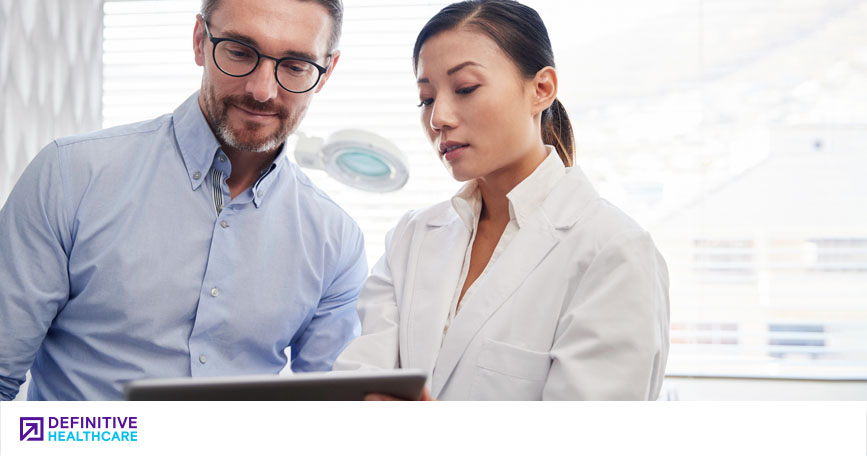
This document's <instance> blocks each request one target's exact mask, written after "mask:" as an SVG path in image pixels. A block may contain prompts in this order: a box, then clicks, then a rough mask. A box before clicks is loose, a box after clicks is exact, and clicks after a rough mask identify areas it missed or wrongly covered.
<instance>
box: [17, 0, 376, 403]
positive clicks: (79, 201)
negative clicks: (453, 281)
mask: <svg viewBox="0 0 867 456" xmlns="http://www.w3.org/2000/svg"><path fill="white" fill-rule="evenodd" d="M202 13H203V14H202V15H200V16H197V18H196V24H195V29H194V36H193V44H194V50H195V60H196V63H197V64H198V65H200V66H203V67H204V72H203V77H202V86H201V91H200V92H199V93H197V94H194V95H193V96H192V97H190V99H188V100H187V101H186V102H185V103H184V104H182V105H181V106H180V107H179V108H178V109H177V110H176V111H175V112H174V113H173V114H170V115H166V116H163V117H160V118H158V119H155V120H151V121H147V122H143V123H138V124H133V125H127V126H122V127H117V128H112V129H108V130H104V131H99V132H95V133H89V134H85V135H80V136H74V137H70V138H64V139H59V140H57V141H55V142H53V143H52V144H50V145H48V146H47V147H46V148H45V149H44V150H42V151H41V152H40V153H39V154H38V156H37V157H36V158H35V159H34V160H33V162H32V163H31V164H30V165H29V166H28V168H27V170H26V171H25V172H24V174H23V175H22V177H21V179H20V181H19V182H18V184H17V185H16V187H15V189H14V190H13V191H12V193H11V195H10V196H9V199H8V201H7V203H6V206H5V207H4V208H3V209H2V211H0V252H2V253H0V347H2V348H0V396H2V397H3V398H4V399H12V398H14V397H15V395H16V394H17V392H18V388H19V386H20V384H21V383H22V382H23V381H24V378H25V372H26V371H27V369H28V368H30V370H31V373H32V383H31V385H30V389H29V393H28V398H29V399H48V400H76V399H89V400H94V399H98V400H105V399H119V398H121V397H122V390H123V385H124V383H125V382H127V381H129V380H133V379H139V378H148V377H178V376H195V377H199V376H216V375H236V374H253V373H268V372H270V373H276V372H278V371H280V370H281V369H282V368H283V367H284V366H285V365H286V362H287V359H286V356H285V355H284V349H285V348H286V347H291V367H292V369H293V370H294V371H316V370H328V369H330V368H331V364H332V363H333V361H334V359H335V358H336V357H337V355H338V354H339V353H340V351H341V350H342V349H343V347H344V346H345V345H346V344H347V343H348V342H349V341H350V340H351V339H352V338H354V337H355V336H357V334H358V332H359V321H358V316H357V314H356V309H355V301H356V297H357V295H358V292H359V291H360V289H361V286H362V283H363V281H364V279H365V277H366V275H367V265H366V261H365V259H364V258H365V255H364V245H363V239H362V234H361V231H360V230H359V229H358V227H357V225H356V224H355V223H354V222H353V221H352V220H351V219H350V217H349V216H348V215H347V214H346V213H344V212H343V211H342V210H341V209H340V208H339V207H338V206H337V205H336V204H335V203H333V202H332V201H331V200H330V199H328V197H327V196H325V195H324V194H323V193H322V192H321V191H319V190H318V189H317V188H316V187H314V186H313V184H311V183H310V181H309V180H308V179H307V177H306V176H304V175H303V174H302V173H301V172H300V171H299V170H298V168H297V167H296V166H295V165H294V164H292V163H290V162H289V161H288V159H287V158H286V154H287V153H288V151H284V150H282V147H283V146H282V145H283V141H284V139H285V138H286V136H287V135H288V134H290V133H291V132H292V131H293V130H294V129H295V128H296V126H297V125H298V123H299V122H300V120H301V119H302V117H303V116H304V113H305V111H306V109H307V106H308V105H309V104H310V100H311V98H312V96H313V94H314V93H316V92H319V91H320V90H321V89H322V87H323V85H324V84H325V82H326V81H327V80H328V78H329V76H330V75H331V73H332V71H334V67H335V65H336V64H337V61H338V58H339V56H340V54H339V52H338V51H337V50H335V46H336V44H337V41H338V38H339V34H340V26H341V20H342V19H341V17H342V4H341V2H340V0H205V1H204V2H203V8H202ZM31 365H32V366H31Z"/></svg>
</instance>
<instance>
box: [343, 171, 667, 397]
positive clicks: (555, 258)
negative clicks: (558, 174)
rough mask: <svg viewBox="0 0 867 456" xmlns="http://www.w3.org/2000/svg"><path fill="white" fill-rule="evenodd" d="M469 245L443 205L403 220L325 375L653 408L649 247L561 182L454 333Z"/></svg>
mask: <svg viewBox="0 0 867 456" xmlns="http://www.w3.org/2000/svg"><path fill="white" fill-rule="evenodd" d="M470 236H471V233H470V231H469V230H468V228H467V226H466V225H465V224H464V223H462V222H461V220H460V219H459V217H458V214H457V213H456V212H455V210H454V208H453V207H452V206H451V204H450V202H448V201H446V202H443V203H440V204H437V205H435V206H432V207H429V208H427V209H423V210H419V211H413V212H409V213H408V214H406V215H405V216H404V217H403V218H402V219H401V220H400V221H399V222H398V224H397V226H396V227H395V228H394V229H392V230H391V231H390V232H389V234H388V235H387V237H386V252H385V254H384V255H383V257H382V258H381V259H380V260H379V261H378V262H377V264H376V265H375V266H374V268H373V270H372V272H371V276H370V277H369V278H368V280H367V283H366V284H365V286H364V290H363V291H362V292H361V295H360V297H359V301H358V308H359V309H358V311H359V314H360V316H361V320H362V335H361V337H359V338H358V339H356V340H355V341H353V342H352V343H350V345H349V346H348V347H347V349H346V350H345V351H344V352H343V353H342V354H341V355H340V357H339V358H338V360H337V362H336V364H335V369H364V368H397V367H404V368H408V367H411V368H421V369H423V370H425V371H426V372H427V373H428V375H429V383H428V386H429V387H430V389H431V393H432V395H433V396H434V398H437V399H457V400H482V399H495V400H507V399H516V400H537V399H589V400H605V399H630V400H645V399H651V400H653V399H656V398H657V396H658V395H659V390H660V386H661V383H662V379H663V374H664V371H665V363H666V359H667V355H668V345H669V337H668V326H669V308H668V272H667V269H666V265H665V261H664V260H663V258H662V256H661V255H660V254H659V252H658V251H657V250H656V248H655V247H654V245H653V242H652V240H651V238H650V236H649V234H648V233H647V232H646V231H644V230H643V229H641V228H640V227H639V226H638V225H637V224H636V223H635V222H634V221H632V220H631V219H630V218H629V217H628V216H626V215H625V214H624V213H623V212H621V211H620V210H619V209H617V208H616V207H614V206H612V205H611V204H609V203H608V202H606V201H605V200H603V199H601V198H600V197H599V196H598V195H597V193H596V191H595V190H593V188H592V186H591V185H590V182H589V181H588V180H587V178H586V177H585V176H584V174H583V173H582V172H581V170H580V169H578V168H577V167H573V168H568V169H567V170H566V175H565V176H564V177H563V178H562V179H560V181H559V183H558V184H557V185H556V186H555V187H554V189H553V191H551V193H550V194H549V195H548V196H547V197H546V198H545V199H544V202H543V204H541V205H540V206H539V207H538V210H537V211H535V213H534V214H533V216H532V217H531V218H530V220H529V221H528V222H525V223H524V224H523V225H522V226H521V227H520V230H519V231H518V232H517V233H515V235H514V238H513V239H512V240H511V242H509V244H507V245H506V246H505V249H504V251H503V252H502V254H501V256H500V257H499V259H498V260H497V261H496V263H493V264H492V265H491V268H492V269H491V270H490V271H489V272H488V273H487V274H486V276H484V277H482V278H480V279H479V281H478V282H477V283H475V284H474V285H473V286H474V287H477V289H476V290H475V291H474V293H473V294H472V296H471V297H470V298H469V300H465V301H464V302H462V303H461V310H460V313H459V314H458V315H457V317H456V318H455V319H454V320H453V321H452V322H451V324H450V326H449V330H448V332H447V334H446V336H445V338H443V327H444V325H445V322H446V319H447V317H448V313H449V309H450V305H451V301H452V299H453V296H454V293H455V288H456V286H457V284H458V281H459V279H460V273H461V267H462V265H463V260H464V255H465V253H466V249H467V244H468V242H469V240H470Z"/></svg>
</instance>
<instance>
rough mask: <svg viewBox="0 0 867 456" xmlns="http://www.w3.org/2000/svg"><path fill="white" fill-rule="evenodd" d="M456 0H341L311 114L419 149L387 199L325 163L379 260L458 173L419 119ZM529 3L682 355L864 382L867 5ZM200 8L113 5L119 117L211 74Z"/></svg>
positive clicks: (674, 367)
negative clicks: (423, 85)
mask: <svg viewBox="0 0 867 456" xmlns="http://www.w3.org/2000/svg"><path fill="white" fill-rule="evenodd" d="M446 3H447V2H437V1H413V0H410V1H400V2H396V1H388V0H345V7H346V14H345V24H344V34H343V39H342V44H341V51H342V57H341V60H340V62H339V64H338V68H337V70H336V71H335V73H334V76H333V78H332V79H331V80H330V81H329V82H328V84H327V85H326V87H325V89H324V90H323V91H322V92H321V93H319V94H317V95H316V96H315V97H314V100H313V103H312V105H311V108H310V110H309V112H308V114H307V117H306V119H305V120H304V121H303V123H302V124H301V126H300V127H299V131H302V132H304V133H305V134H307V135H316V136H322V137H326V136H327V135H328V134H330V133H332V132H334V131H337V130H339V129H343V128H364V129H368V130H372V131H374V132H376V133H379V134H381V135H383V136H385V137H388V138H389V139H391V140H392V141H394V142H395V143H396V144H397V145H398V147H400V148H401V150H402V151H404V153H406V155H407V157H408V159H409V162H410V168H411V172H410V180H409V183H408V184H407V186H406V187H405V188H404V189H403V190H401V191H399V192H396V193H392V194H371V193H365V192H360V191H356V190H352V189H349V188H346V187H343V186H341V185H340V184H338V183H336V182H334V181H331V180H329V179H328V178H327V177H326V176H325V175H324V174H323V173H321V172H317V171H308V174H309V175H310V176H311V178H312V179H313V180H314V181H315V182H316V184H317V185H318V186H320V188H322V189H323V190H325V191H326V192H327V193H328V194H329V195H330V196H331V197H332V198H333V199H334V200H335V201H336V202H338V204H340V205H341V206H342V207H343V208H344V209H345V210H346V211H347V212H348V213H349V214H350V215H352V216H353V217H354V218H355V219H356V220H357V221H358V223H359V225H360V226H361V228H362V229H363V230H364V233H365V238H366V244H367V251H368V257H369V262H370V263H371V265H372V264H373V262H374V261H376V260H377V259H378V258H379V256H380V255H381V254H382V252H383V250H384V245H383V241H384V236H385V232H386V231H387V230H388V229H389V228H390V227H392V226H393V225H394V224H395V223H396V221H397V219H398V218H399V217H400V215H402V214H403V213H404V212H406V211H407V210H410V209H415V208H420V207H425V206H428V205H430V204H434V203H437V202H439V201H442V200H445V199H447V198H449V197H450V196H451V195H452V194H453V193H454V192H455V191H456V190H457V188H458V187H459V184H457V183H455V182H453V181H452V179H451V178H450V177H449V176H448V174H447V173H446V171H445V170H444V169H443V167H442V165H441V164H440V163H439V162H438V161H437V159H436V157H435V155H434V154H433V152H432V151H431V150H430V146H429V145H428V144H427V141H426V139H425V138H424V136H423V133H422V130H421V126H420V124H419V112H418V109H417V107H416V104H417V99H418V96H417V92H416V87H415V83H414V77H413V75H412V69H411V62H410V58H411V52H412V44H413V43H414V40H415V36H416V34H417V32H418V30H420V29H421V27H422V25H423V24H424V22H425V21H426V20H427V19H428V18H429V17H431V16H432V15H433V14H434V13H435V12H436V11H438V10H439V9H440V8H441V7H442V6H444V5H445V4H446ZM525 3H527V4H529V5H531V6H533V7H534V8H536V9H537V10H538V11H539V13H540V14H541V15H542V17H543V19H544V20H545V22H546V25H547V26H548V29H549V33H550V35H551V38H552V42H553V43H554V51H555V55H556V56H557V61H558V70H559V74H560V94H559V96H560V98H561V100H563V101H564V103H565V105H566V107H567V109H568V110H569V113H570V116H571V117H572V120H573V124H574V127H575V130H576V136H577V143H578V163H579V165H580V166H581V167H582V169H583V170H584V171H585V173H587V174H588V176H589V177H590V178H591V180H592V181H593V182H594V184H595V185H596V187H597V188H598V189H599V191H600V193H601V194H602V196H603V197H605V198H607V199H609V200H610V201H612V202H614V203H615V204H616V205H618V206H620V207H621V208H623V209H624V210H625V211H626V212H627V213H629V214H630V215H632V216H633V217H635V218H636V219H637V220H638V221H639V222H640V223H641V224H642V225H643V226H645V227H646V228H648V229H649V231H651V233H652V234H653V236H654V239H655V240H656V242H657V244H658V246H659V248H660V250H661V251H662V253H663V255H664V256H665V258H666V260H667V262H668V265H669V269H670V275H671V321H672V326H671V337H672V347H671V353H670V357H669V363H668V372H670V373H673V374H680V375H712V376H716V375H732V376H770V377H807V378H867V256H865V248H867V247H865V246H867V211H863V210H860V208H863V207H867V180H865V179H863V177H862V176H864V175H865V174H867V158H865V157H867V154H864V149H865V147H867V111H865V110H864V109H862V108H863V106H865V105H867V82H865V81H867V34H864V33H863V24H864V23H867V2H865V1H864V0H799V1H798V2H782V3H778V4H770V3H767V2H759V3H756V2H749V1H746V0H735V1H731V0H666V1H661V2H652V3H648V2H642V1H640V0H613V1H611V2H604V3H599V2H596V3H586V2H557V1H553V0H536V1H526V2H525ZM198 8H199V1H198V0H164V1H158V0H156V1H154V0H152V1H138V0H136V1H120V0H108V1H107V2H106V5H105V34H104V36H105V55H104V59H105V60H104V68H105V73H104V96H103V118H104V123H105V125H106V126H109V125H116V124H121V123H126V122H132V121H137V120H142V119H146V118H150V117H154V116H156V115H160V114H163V113H166V112H170V111H171V110H173V109H174V108H175V107H176V106H177V105H178V104H180V103H181V102H182V101H183V100H184V99H185V98H186V97H187V96H188V95H189V94H190V93H192V91H194V90H195V89H196V88H197V87H198V86H199V84H200V78H201V69H200V68H199V67H197V66H196V65H195V64H194V63H193V55H192V49H191V41H192V29H193V18H194V15H195V13H196V12H197V11H198ZM290 143H291V139H290ZM290 158H291V155H290ZM444 286H452V285H450V284H444Z"/></svg>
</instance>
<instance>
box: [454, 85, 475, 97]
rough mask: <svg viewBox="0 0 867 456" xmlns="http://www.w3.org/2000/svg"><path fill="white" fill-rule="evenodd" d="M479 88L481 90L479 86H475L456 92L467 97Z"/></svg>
mask: <svg viewBox="0 0 867 456" xmlns="http://www.w3.org/2000/svg"><path fill="white" fill-rule="evenodd" d="M478 88H479V84H476V85H474V86H470V87H464V88H462V89H458V90H455V93H457V94H459V95H466V94H469V93H473V91H475V90H476V89H478Z"/></svg>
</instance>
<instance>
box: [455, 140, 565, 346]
mask: <svg viewBox="0 0 867 456" xmlns="http://www.w3.org/2000/svg"><path fill="white" fill-rule="evenodd" d="M545 147H546V149H547V150H548V156H547V157H546V158H545V160H544V161H542V163H540V164H539V166H537V167H536V169H535V170H534V171H533V172H532V173H531V174H530V175H529V176H527V178H525V179H524V180H523V181H521V183H519V184H518V185H516V186H515V188H513V189H512V190H511V191H510V192H509V193H508V194H507V195H506V198H507V199H508V200H509V223H508V224H507V225H506V229H505V230H503V234H502V235H501V236H500V240H499V241H498V242H497V246H496V247H495V248H494V253H493V254H491V258H490V260H488V264H486V265H485V269H484V270H482V273H481V274H479V277H478V278H476V280H475V281H474V282H473V283H472V285H470V287H469V288H467V291H466V293H464V297H463V299H461V290H463V288H464V283H465V282H466V281H467V274H468V273H469V270H470V259H471V257H472V252H473V244H474V243H475V242H476V234H477V233H478V228H479V218H480V216H481V212H482V193H481V191H480V190H479V185H478V182H476V181H475V180H472V181H470V182H468V183H467V184H466V185H464V186H463V187H462V188H461V190H460V191H458V193H457V194H455V196H453V197H452V207H454V209H455V211H456V212H457V213H458V216H459V217H460V218H461V221H463V223H464V225H466V226H467V229H469V230H470V232H471V233H472V235H471V236H470V241H469V243H468V244H467V247H466V252H465V253H464V262H463V265H462V266H461V275H460V278H459V279H458V284H457V287H456V288H455V292H454V295H453V296H452V303H451V307H450V308H449V317H448V319H446V323H445V327H444V328H443V340H445V336H446V333H448V330H449V326H450V325H451V323H452V321H453V320H454V319H455V318H456V317H457V315H458V313H459V311H460V308H461V306H462V305H463V304H464V303H470V302H471V301H472V296H473V293H474V292H475V290H476V289H477V288H478V287H477V285H478V284H479V283H482V282H483V281H484V279H485V277H486V276H487V275H488V273H489V271H491V270H492V268H493V266H494V264H496V262H497V259H498V258H499V257H500V255H501V254H502V253H503V251H504V250H505V249H506V247H507V246H508V245H509V243H510V242H511V240H512V239H513V238H514V237H515V234H517V233H518V231H519V230H520V229H521V225H525V224H526V222H527V219H528V217H530V216H532V214H533V212H535V211H536V210H538V208H539V206H540V205H541V204H542V202H543V201H544V200H545V198H546V197H547V196H548V194H549V193H551V190H553V189H554V187H555V186H556V185H557V183H558V182H559V181H560V178H562V177H563V176H564V175H565V174H566V167H565V166H564V165H563V162H562V161H560V157H559V156H558V155H557V151H556V150H554V148H553V147H552V146H545Z"/></svg>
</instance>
